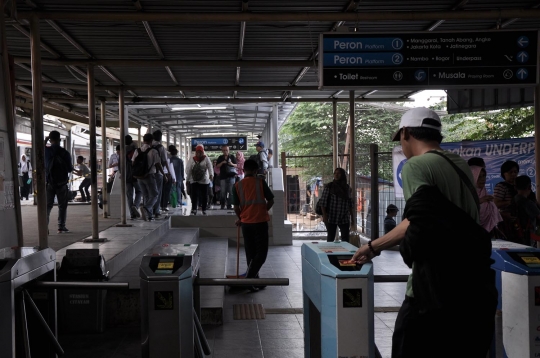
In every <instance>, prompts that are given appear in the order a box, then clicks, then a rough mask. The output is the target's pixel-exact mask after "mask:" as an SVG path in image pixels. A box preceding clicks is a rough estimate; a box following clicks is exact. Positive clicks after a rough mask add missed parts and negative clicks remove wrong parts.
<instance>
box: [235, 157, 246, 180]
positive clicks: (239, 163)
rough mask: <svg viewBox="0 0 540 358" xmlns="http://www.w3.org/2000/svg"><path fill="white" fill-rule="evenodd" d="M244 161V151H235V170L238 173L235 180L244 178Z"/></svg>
mask: <svg viewBox="0 0 540 358" xmlns="http://www.w3.org/2000/svg"><path fill="white" fill-rule="evenodd" d="M245 161H246V159H245V158H244V153H242V152H240V151H238V152H236V171H237V173H238V174H236V181H237V182H239V181H240V180H242V179H244V162H245Z"/></svg>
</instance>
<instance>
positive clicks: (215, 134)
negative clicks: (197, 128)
mask: <svg viewBox="0 0 540 358" xmlns="http://www.w3.org/2000/svg"><path fill="white" fill-rule="evenodd" d="M231 134H237V133H236V132H225V133H221V132H220V133H201V135H211V136H214V137H215V136H217V135H231Z"/></svg>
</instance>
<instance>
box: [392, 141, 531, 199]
mask: <svg viewBox="0 0 540 358" xmlns="http://www.w3.org/2000/svg"><path fill="white" fill-rule="evenodd" d="M441 148H442V149H443V150H447V151H449V152H452V153H455V154H457V155H459V156H460V157H462V158H463V159H465V160H469V159H471V158H472V157H480V158H482V159H484V162H485V163H486V174H487V176H486V191H487V192H488V194H490V195H493V189H494V188H495V185H496V184H497V183H498V182H501V181H503V178H502V177H501V165H502V164H503V163H504V162H506V161H507V160H513V161H515V162H516V163H518V165H519V174H518V175H528V176H530V177H531V182H532V189H533V191H535V192H536V161H535V157H534V156H535V147H534V138H533V137H530V138H516V139H501V140H483V141H475V142H459V143H458V142H454V143H441ZM406 162H407V158H405V155H403V151H402V149H401V146H397V147H395V148H394V149H393V151H392V163H393V171H394V183H395V185H394V191H395V195H396V197H398V198H403V180H402V177H401V172H402V170H403V166H404V165H405V163H406Z"/></svg>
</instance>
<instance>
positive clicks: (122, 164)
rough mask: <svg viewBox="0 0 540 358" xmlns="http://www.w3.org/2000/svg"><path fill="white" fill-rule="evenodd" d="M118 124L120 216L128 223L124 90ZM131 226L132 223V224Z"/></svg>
mask: <svg viewBox="0 0 540 358" xmlns="http://www.w3.org/2000/svg"><path fill="white" fill-rule="evenodd" d="M118 121H119V123H118V125H119V127H120V166H119V168H118V170H119V172H120V189H121V190H120V217H121V220H122V224H121V225H124V226H125V225H127V222H126V174H125V173H126V161H125V158H126V113H125V105H124V90H123V89H120V91H118ZM130 226H131V225H130Z"/></svg>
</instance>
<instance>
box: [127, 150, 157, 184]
mask: <svg viewBox="0 0 540 358" xmlns="http://www.w3.org/2000/svg"><path fill="white" fill-rule="evenodd" d="M152 149H154V148H152V147H150V148H147V149H146V150H145V151H144V152H143V151H142V150H141V149H140V148H139V149H137V152H138V154H137V156H136V157H135V161H133V165H132V167H131V175H132V176H133V178H135V179H143V178H146V176H147V175H148V173H149V172H150V166H149V165H148V153H149V152H150V151H151V150H152Z"/></svg>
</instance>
